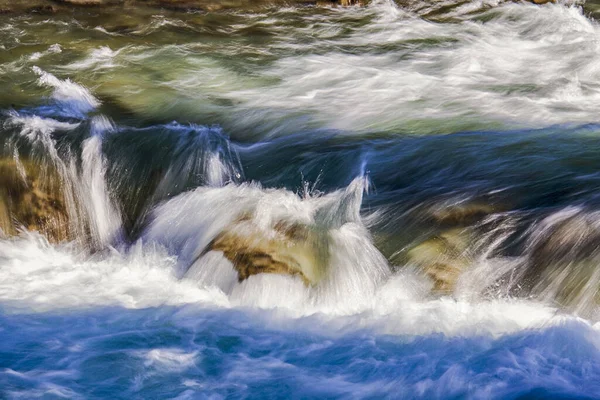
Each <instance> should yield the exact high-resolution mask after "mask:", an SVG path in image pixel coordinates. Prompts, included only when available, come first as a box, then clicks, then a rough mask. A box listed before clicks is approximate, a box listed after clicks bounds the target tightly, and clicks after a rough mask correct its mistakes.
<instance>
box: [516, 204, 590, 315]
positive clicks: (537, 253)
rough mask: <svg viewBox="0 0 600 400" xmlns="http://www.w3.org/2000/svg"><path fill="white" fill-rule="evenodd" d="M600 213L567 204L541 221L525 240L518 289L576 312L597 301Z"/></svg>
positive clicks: (587, 307) (583, 310) (586, 308)
mask: <svg viewBox="0 0 600 400" xmlns="http://www.w3.org/2000/svg"><path fill="white" fill-rule="evenodd" d="M599 221H600V213H598V212H585V211H583V210H580V209H577V208H569V209H566V210H562V211H560V212H557V213H555V214H553V215H551V216H549V217H547V218H546V219H544V220H543V221H541V223H540V224H539V225H538V227H537V228H536V229H535V230H534V231H533V232H532V234H531V238H530V240H529V242H528V254H529V257H528V262H527V264H526V267H525V270H524V273H523V277H522V279H521V288H520V289H521V291H525V293H528V294H533V295H535V296H537V297H541V298H543V299H547V300H552V301H555V302H557V303H559V304H560V305H561V306H564V307H567V308H570V309H574V310H576V311H580V312H586V310H588V309H590V308H593V307H594V306H595V304H597V303H598V302H600V222H599Z"/></svg>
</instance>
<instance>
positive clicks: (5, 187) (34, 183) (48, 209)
mask: <svg viewBox="0 0 600 400" xmlns="http://www.w3.org/2000/svg"><path fill="white" fill-rule="evenodd" d="M68 222H69V220H68V217H67V210H66V205H65V200H64V197H63V194H62V190H61V188H60V178H59V176H58V174H57V173H56V171H53V170H52V168H51V167H48V166H41V165H36V164H34V163H33V162H31V161H24V162H21V161H17V160H14V159H10V158H4V159H0V229H1V230H2V232H3V234H4V235H9V236H10V235H14V234H16V233H17V232H18V229H19V228H21V227H23V228H25V229H27V230H29V231H38V232H40V233H42V234H44V235H45V236H46V237H47V238H48V239H50V240H51V241H55V242H58V241H62V240H66V239H67V238H68V237H69V224H68Z"/></svg>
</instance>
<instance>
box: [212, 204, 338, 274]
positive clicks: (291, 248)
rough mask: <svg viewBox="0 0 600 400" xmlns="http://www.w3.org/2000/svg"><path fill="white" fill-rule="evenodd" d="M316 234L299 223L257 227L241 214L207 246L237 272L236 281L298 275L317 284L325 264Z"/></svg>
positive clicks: (247, 216) (280, 223)
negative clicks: (278, 275)
mask: <svg viewBox="0 0 600 400" xmlns="http://www.w3.org/2000/svg"><path fill="white" fill-rule="evenodd" d="M319 242H320V240H319V238H318V235H315V233H313V232H311V230H310V229H309V228H308V227H306V226H303V225H301V224H296V223H285V222H278V223H276V224H274V226H273V227H271V229H270V230H268V231H265V230H264V229H260V228H258V227H257V226H256V225H255V223H254V222H253V220H252V217H251V216H249V215H244V216H241V217H240V218H238V220H237V221H236V222H235V223H234V224H233V225H232V226H231V227H229V228H228V229H227V230H225V231H223V232H221V233H220V234H219V235H218V236H217V237H216V238H215V239H213V241H212V242H211V243H210V244H209V245H208V247H207V249H206V251H220V252H222V253H223V255H224V256H225V257H226V258H227V259H228V260H229V261H231V263H232V264H233V266H234V268H235V269H236V271H237V272H238V278H239V281H240V282H241V281H243V280H245V279H247V278H248V277H250V276H252V275H256V274H261V273H269V274H284V275H291V276H298V277H300V278H301V279H302V281H303V282H304V283H305V284H306V285H311V284H315V283H317V282H318V281H319V280H320V278H321V276H322V274H323V270H324V266H325V265H326V262H327V260H326V254H325V252H324V251H323V249H321V248H320V246H319Z"/></svg>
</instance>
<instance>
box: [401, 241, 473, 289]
mask: <svg viewBox="0 0 600 400" xmlns="http://www.w3.org/2000/svg"><path fill="white" fill-rule="evenodd" d="M469 241H470V238H469V236H468V235H467V232H466V231H464V230H461V229H451V230H448V231H445V232H442V233H440V234H438V235H435V236H432V237H431V238H429V239H427V240H426V241H424V242H422V243H420V244H418V245H417V246H415V247H413V248H412V249H410V250H409V251H408V253H407V256H408V263H409V264H412V265H416V266H417V267H419V268H420V269H421V270H422V271H423V272H424V273H425V275H427V276H428V277H429V278H430V279H431V280H432V281H433V283H434V290H435V291H437V292H441V293H451V292H452V291H453V290H454V287H455V286H456V282H457V281H458V278H459V276H460V274H461V273H462V272H463V271H465V269H466V268H468V266H469V265H470V264H471V259H470V257H469V256H468V254H467V247H468V245H469Z"/></svg>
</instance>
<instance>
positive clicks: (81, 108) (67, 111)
mask: <svg viewBox="0 0 600 400" xmlns="http://www.w3.org/2000/svg"><path fill="white" fill-rule="evenodd" d="M33 71H34V72H35V73H36V74H38V75H39V80H38V82H39V84H40V85H44V86H49V87H51V88H53V89H54V91H53V93H52V99H53V100H54V101H55V102H56V103H57V105H58V106H59V107H60V109H61V112H62V114H64V115H66V116H70V117H76V118H83V117H85V115H86V114H87V113H89V112H90V111H93V110H95V109H96V108H97V107H98V106H99V105H100V101H99V100H98V99H96V98H95V97H94V96H93V95H92V94H91V93H90V91H89V90H87V89H86V88H84V87H83V86H81V85H79V84H77V83H75V82H73V81H71V80H70V79H65V80H61V79H58V78H57V77H56V76H54V75H52V74H50V73H48V72H46V71H43V70H42V69H41V68H39V67H33Z"/></svg>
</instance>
